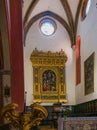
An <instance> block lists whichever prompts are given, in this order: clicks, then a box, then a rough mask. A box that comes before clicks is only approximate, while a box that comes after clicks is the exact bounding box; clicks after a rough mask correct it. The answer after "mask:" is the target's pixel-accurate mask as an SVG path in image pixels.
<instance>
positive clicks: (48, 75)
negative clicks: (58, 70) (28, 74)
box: [42, 70, 56, 92]
mask: <svg viewBox="0 0 97 130" xmlns="http://www.w3.org/2000/svg"><path fill="white" fill-rule="evenodd" d="M42 84H43V85H42V86H43V91H45V92H47V91H56V74H55V73H54V72H53V71H52V70H46V71H44V72H43V75H42Z"/></svg>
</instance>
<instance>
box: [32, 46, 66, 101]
mask: <svg viewBox="0 0 97 130" xmlns="http://www.w3.org/2000/svg"><path fill="white" fill-rule="evenodd" d="M30 60H31V62H32V67H33V85H34V88H33V96H34V99H33V102H64V103H65V102H67V100H66V85H65V73H64V72H65V63H66V61H67V56H66V54H65V52H64V51H63V50H61V51H60V52H55V53H53V52H50V51H48V52H42V51H38V50H37V49H36V48H35V50H33V52H32V54H31V57H30ZM49 74H50V75H51V77H50V75H49ZM44 75H45V78H44ZM48 75H49V77H48ZM48 78H49V79H48ZM44 83H45V84H44ZM43 84H44V85H45V86H44V85H43ZM43 87H45V89H44V88H43Z"/></svg>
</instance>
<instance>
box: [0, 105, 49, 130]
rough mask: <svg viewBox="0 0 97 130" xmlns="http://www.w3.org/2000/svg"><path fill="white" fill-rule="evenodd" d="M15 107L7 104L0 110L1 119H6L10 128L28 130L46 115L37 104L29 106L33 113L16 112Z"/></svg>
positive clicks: (45, 111)
mask: <svg viewBox="0 0 97 130" xmlns="http://www.w3.org/2000/svg"><path fill="white" fill-rule="evenodd" d="M17 107H18V105H17V104H14V103H12V104H8V105H7V106H5V107H3V108H2V110H1V112H0V115H1V119H2V118H5V119H7V120H8V121H9V122H10V124H11V125H12V126H14V127H16V128H18V127H19V128H20V129H21V130H30V129H31V128H32V127H34V126H37V125H39V123H40V122H41V120H43V119H44V118H46V117H47V115H48V113H47V110H46V109H45V108H44V107H43V106H41V105H39V104H31V106H30V107H31V108H32V109H33V112H25V113H23V112H22V113H20V112H17V111H16V109H17Z"/></svg>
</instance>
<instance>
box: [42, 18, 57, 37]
mask: <svg viewBox="0 0 97 130" xmlns="http://www.w3.org/2000/svg"><path fill="white" fill-rule="evenodd" d="M40 30H41V32H42V33H43V34H44V35H46V36H51V35H52V34H54V32H55V30H56V23H55V21H54V20H53V19H51V18H44V19H42V20H41V22H40Z"/></svg>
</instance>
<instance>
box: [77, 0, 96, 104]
mask: <svg viewBox="0 0 97 130" xmlns="http://www.w3.org/2000/svg"><path fill="white" fill-rule="evenodd" d="M95 5H96V0H93V1H92V5H91V8H90V11H89V13H88V15H87V17H86V18H85V20H84V21H80V27H79V30H80V31H78V33H79V34H80V36H81V83H80V84H79V85H78V86H76V103H77V104H79V103H82V102H86V101H90V100H93V99H97V80H96V79H97V13H95V12H97V8H96V7H95ZM93 7H95V8H93ZM93 52H95V63H94V64H95V65H94V66H95V67H94V92H92V93H91V94H88V95H85V94H84V88H85V86H84V61H85V60H86V59H87V58H88V57H89V56H90V55H91V54H92V53H93Z"/></svg>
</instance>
